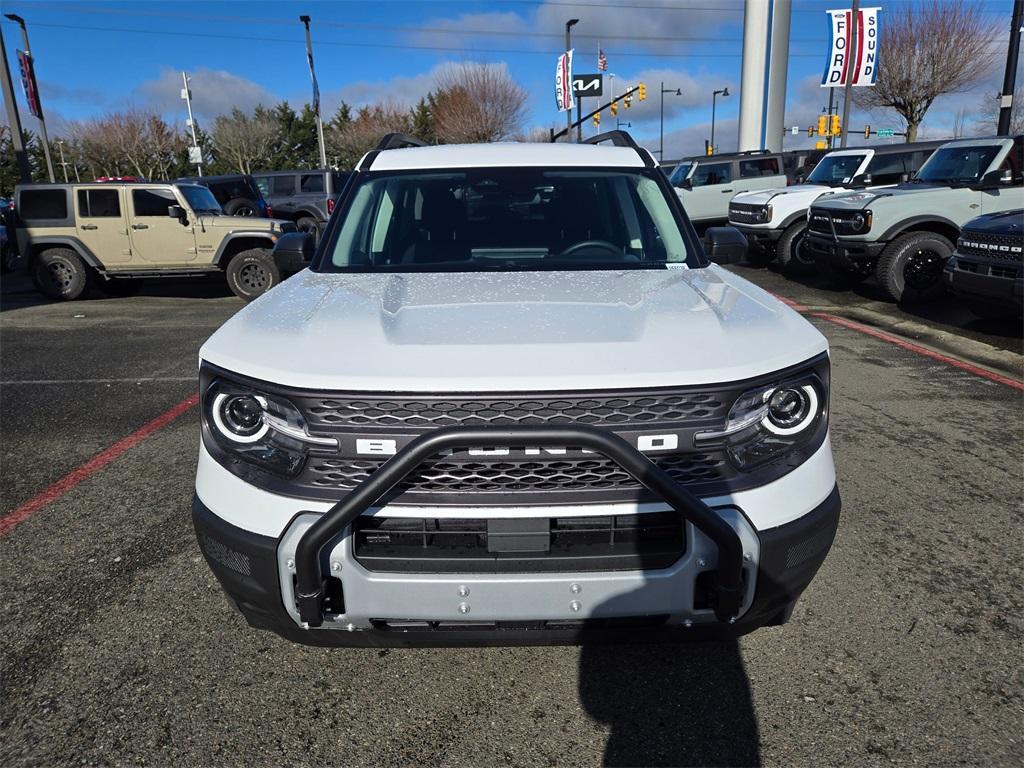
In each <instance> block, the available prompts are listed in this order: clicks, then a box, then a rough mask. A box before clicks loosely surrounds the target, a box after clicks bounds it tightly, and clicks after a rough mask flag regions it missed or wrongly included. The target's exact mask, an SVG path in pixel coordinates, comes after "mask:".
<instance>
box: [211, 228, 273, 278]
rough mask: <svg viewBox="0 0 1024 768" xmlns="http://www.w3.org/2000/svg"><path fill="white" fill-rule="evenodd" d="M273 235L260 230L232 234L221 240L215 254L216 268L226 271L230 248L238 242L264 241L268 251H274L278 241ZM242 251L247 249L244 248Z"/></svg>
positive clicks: (214, 262)
mask: <svg viewBox="0 0 1024 768" xmlns="http://www.w3.org/2000/svg"><path fill="white" fill-rule="evenodd" d="M271 234H272V233H270V232H269V231H267V230H265V229H260V230H256V231H245V230H243V231H241V232H232V233H230V234H229V235H226V236H225V237H224V239H223V240H221V242H220V245H219V246H218V247H217V253H216V254H214V257H213V264H214V266H216V267H220V268H221V269H224V268H225V267H226V266H227V262H228V259H229V258H230V257H229V256H228V255H227V252H228V250H229V246H230V245H231V244H232V243H233V242H235V241H236V240H240V239H245V240H263V241H265V242H266V245H267V250H270V251H272V250H273V249H274V243H275V242H276V240H274V238H273V237H272V236H271ZM242 250H246V249H245V248H243V249H242ZM231 255H232V256H233V255H234V254H233V253H232V254H231Z"/></svg>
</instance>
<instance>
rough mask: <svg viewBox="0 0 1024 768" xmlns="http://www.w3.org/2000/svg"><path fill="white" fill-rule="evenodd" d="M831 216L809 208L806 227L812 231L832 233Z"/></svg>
mask: <svg viewBox="0 0 1024 768" xmlns="http://www.w3.org/2000/svg"><path fill="white" fill-rule="evenodd" d="M831 221H832V217H831V216H830V215H829V214H827V213H824V212H822V211H816V210H815V209H814V208H811V216H810V218H809V219H808V220H807V228H808V229H809V230H811V231H812V232H824V233H825V234H828V235H831V234H832V224H831Z"/></svg>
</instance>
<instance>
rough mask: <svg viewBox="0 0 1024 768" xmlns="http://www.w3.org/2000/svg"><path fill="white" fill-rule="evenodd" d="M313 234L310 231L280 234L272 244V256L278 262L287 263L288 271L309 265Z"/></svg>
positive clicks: (311, 256)
mask: <svg viewBox="0 0 1024 768" xmlns="http://www.w3.org/2000/svg"><path fill="white" fill-rule="evenodd" d="M315 250H316V247H315V246H314V244H313V235H312V233H310V232H289V233H288V234H286V235H281V237H280V238H278V241H277V243H276V244H275V245H274V252H273V257H274V261H275V262H277V263H278V264H283V265H287V266H288V268H289V271H292V270H293V271H296V272H297V271H298V270H300V269H302V268H304V267H307V266H309V262H311V261H312V260H313V251H315Z"/></svg>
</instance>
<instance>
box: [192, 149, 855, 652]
mask: <svg viewBox="0 0 1024 768" xmlns="http://www.w3.org/2000/svg"><path fill="white" fill-rule="evenodd" d="M608 141H610V142H612V144H613V146H603V144H604V143H605V142H608ZM414 143H415V142H414V141H413V140H410V139H407V138H405V137H399V136H389V137H386V138H385V140H384V141H383V142H382V144H381V147H380V148H379V149H378V150H376V151H373V152H370V153H369V154H367V155H366V156H365V157H364V158H363V159H362V161H361V162H360V163H359V166H358V169H357V170H356V172H355V174H354V176H353V178H352V180H351V181H350V183H349V184H348V186H347V187H346V190H345V192H344V193H343V195H342V197H341V199H340V200H339V202H338V205H337V209H336V210H335V212H334V214H333V215H332V217H331V219H330V221H329V223H328V226H327V229H326V230H325V232H324V236H323V238H322V240H321V243H320V245H319V247H318V250H317V253H316V256H315V258H314V262H313V265H312V267H311V268H310V269H309V270H307V271H303V272H301V273H299V274H298V275H297V276H296V277H294V278H292V279H290V280H288V281H286V282H285V283H284V284H282V285H281V286H280V287H278V288H276V289H274V290H272V291H270V292H269V293H268V294H267V295H266V296H263V297H262V298H260V299H258V300H257V301H255V302H253V303H252V304H251V305H249V306H247V307H246V308H244V309H243V310H241V311H240V312H239V313H237V314H236V315H235V316H234V317H232V318H231V319H230V320H229V321H228V322H227V323H226V324H225V325H224V326H223V327H222V328H221V329H220V330H218V331H217V332H216V333H215V334H214V335H213V336H212V337H211V338H210V339H209V340H208V341H207V342H206V343H205V344H204V345H203V347H202V350H201V352H200V357H201V368H200V391H201V397H202V439H201V444H200V449H199V467H198V472H197V475H196V495H195V499H194V503H193V520H194V524H195V528H196V532H197V536H198V539H199V544H200V547H201V549H202V552H203V553H204V555H205V557H206V559H207V561H208V563H209V565H210V567H211V568H212V569H213V570H214V572H215V573H216V574H217V577H218V578H219V579H220V582H221V584H222V585H223V587H224V589H225V591H226V592H227V594H228V596H229V597H230V599H231V600H232V602H233V603H234V604H235V605H236V606H237V607H238V608H239V609H240V610H241V612H242V613H243V614H244V615H245V617H246V618H247V619H248V621H249V622H250V623H251V624H252V625H253V626H256V627H260V628H265V629H270V630H273V631H275V632H277V633H279V634H281V635H283V636H285V637H287V638H290V639H292V640H295V641H298V642H302V643H309V644H317V645H366V644H370V645H378V644H390V645H403V644H444V645H449V644H462V643H481V642H490V643H498V644H510V643H553V642H554V643H557V642H576V641H579V640H580V638H581V637H589V635H590V633H602V634H611V635H616V634H621V633H627V632H631V633H636V632H640V633H643V634H645V635H646V636H667V637H680V638H693V637H699V636H704V635H707V634H721V633H727V634H738V633H743V632H749V631H751V630H752V629H755V628H757V627H759V626H763V625H765V624H780V623H783V622H785V621H786V620H787V619H788V618H789V615H790V613H791V612H792V610H793V606H794V605H795V603H796V600H797V598H798V597H799V595H800V594H801V592H802V591H803V590H804V588H805V587H806V586H807V585H808V584H809V583H810V581H811V579H812V578H813V576H814V574H815V573H816V571H817V570H818V567H819V566H820V565H821V563H822V562H823V560H824V558H825V555H826V553H827V552H828V550H829V547H830V546H831V543H832V539H833V536H834V534H835V531H836V527H837V525H838V519H839V508H840V501H839V493H838V490H837V488H836V476H835V471H834V469H833V464H832V451H831V447H830V443H829V433H828V412H829V409H828V402H829V358H828V345H827V343H826V341H825V339H824V337H823V336H822V335H821V334H820V333H819V332H818V331H817V330H815V329H814V328H813V327H812V326H811V325H810V324H809V323H807V322H806V321H805V320H804V319H803V318H802V317H800V316H799V315H798V314H797V313H796V312H794V311H793V310H791V309H790V308H788V307H787V306H785V305H784V304H782V303H781V302H779V301H778V300H777V299H775V298H774V297H772V296H771V295H770V294H768V293H766V292H764V291H762V290H760V289H758V288H756V287H754V286H753V285H751V284H749V283H747V282H745V281H744V280H742V279H740V278H738V277H736V276H735V275H733V274H732V273H730V272H728V271H726V270H724V269H722V268H720V267H719V266H716V265H714V264H712V263H711V262H710V261H709V259H708V257H707V256H705V253H704V251H703V250H702V248H701V245H700V242H699V241H698V239H697V237H696V233H695V232H694V230H693V227H692V226H691V225H690V223H689V222H688V220H687V218H686V215H685V213H684V211H683V208H682V206H681V205H680V203H679V200H678V198H677V197H676V195H675V194H673V190H672V188H671V186H670V185H669V184H668V181H667V179H666V178H665V177H664V176H663V174H662V173H661V172H660V170H659V169H658V168H657V166H656V164H655V163H654V160H653V158H652V157H651V155H650V153H649V152H647V151H646V150H642V149H640V148H638V147H637V146H636V144H635V143H634V142H633V140H632V139H631V138H629V136H628V135H627V134H623V133H621V132H613V133H611V134H605V135H602V136H599V137H596V138H595V139H592V140H591V142H588V143H587V144H580V145H566V144H550V145H545V144H486V145H472V146H434V147H425V146H410V145H411V144H414ZM305 237H306V235H303V234H301V233H296V234H293V235H290V236H288V237H286V238H282V240H281V242H280V243H279V244H278V250H287V249H297V250H301V249H302V247H304V242H305V240H304V238H305ZM707 241H708V243H709V252H710V256H711V259H717V260H719V261H727V262H733V261H738V260H741V259H742V258H744V257H745V251H746V243H745V241H744V238H743V237H742V235H740V234H739V233H738V232H736V231H735V230H732V229H729V228H722V229H712V230H709V232H708V235H707Z"/></svg>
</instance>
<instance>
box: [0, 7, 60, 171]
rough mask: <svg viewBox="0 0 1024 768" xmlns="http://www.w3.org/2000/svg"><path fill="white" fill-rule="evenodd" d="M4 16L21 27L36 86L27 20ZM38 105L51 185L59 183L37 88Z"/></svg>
mask: <svg viewBox="0 0 1024 768" xmlns="http://www.w3.org/2000/svg"><path fill="white" fill-rule="evenodd" d="M4 16H6V17H7V18H8V19H10V20H11V21H13V22H15V23H17V25H18V26H19V27H21V39H22V42H23V43H24V45H25V59H26V60H27V61H28V63H29V66H30V71H29V72H28V77H30V78H31V79H32V81H33V83H32V84H33V86H35V65H34V63H33V60H32V50H31V48H29V44H28V27H26V26H25V20H24V19H23V18H21V16H18V15H17V14H16V13H5V14H4ZM36 104H37V106H38V107H39V114H38V115H37V118H38V119H39V134H40V136H41V137H42V140H43V157H45V158H46V172H47V173H48V174H49V175H50V183H51V184H54V183H55V182H56V181H57V177H56V176H54V175H53V160H51V159H50V137H49V136H47V135H46V120H44V119H43V102H42V100H41V99H40V98H39V90H38V87H37V88H36Z"/></svg>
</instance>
